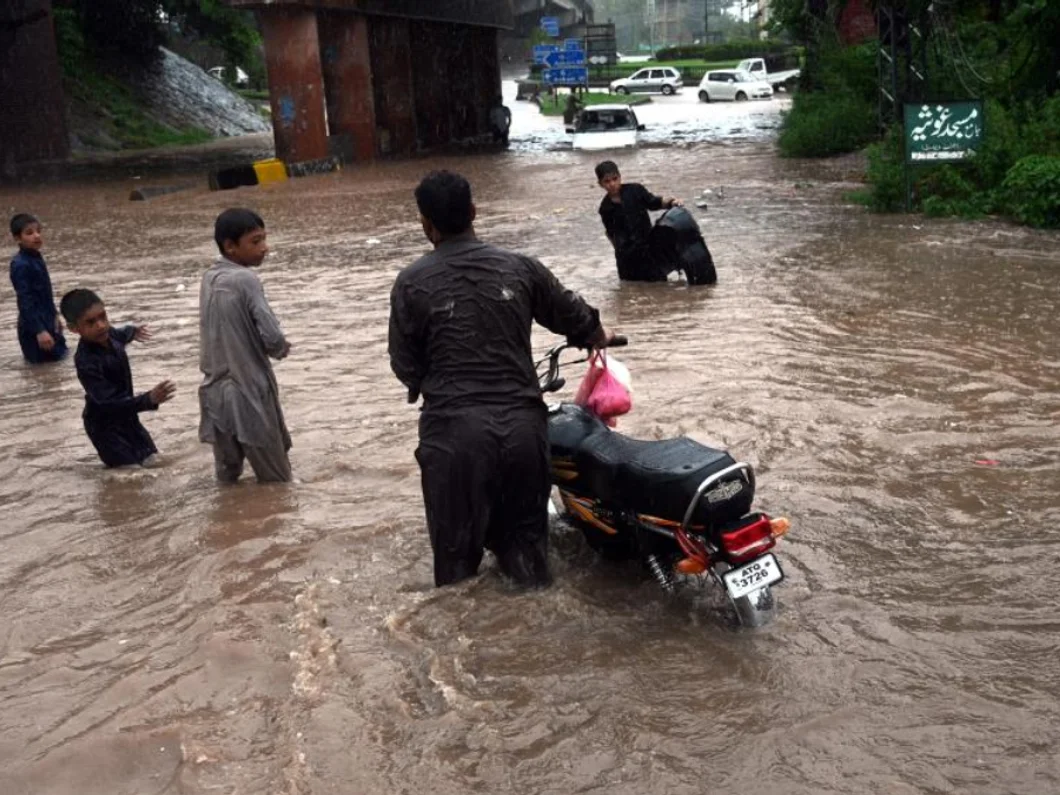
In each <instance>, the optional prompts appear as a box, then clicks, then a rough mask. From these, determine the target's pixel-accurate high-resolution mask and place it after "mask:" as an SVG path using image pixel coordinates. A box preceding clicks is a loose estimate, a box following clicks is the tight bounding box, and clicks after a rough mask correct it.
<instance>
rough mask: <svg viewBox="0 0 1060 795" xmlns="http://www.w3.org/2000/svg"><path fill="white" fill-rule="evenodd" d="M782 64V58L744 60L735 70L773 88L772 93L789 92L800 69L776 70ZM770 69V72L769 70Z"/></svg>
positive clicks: (800, 71) (797, 77)
mask: <svg viewBox="0 0 1060 795" xmlns="http://www.w3.org/2000/svg"><path fill="white" fill-rule="evenodd" d="M783 63H784V57H783V56H774V57H770V58H746V59H744V60H742V61H740V63H739V64H738V65H737V66H736V68H737V69H739V70H740V71H743V72H747V73H748V74H750V75H751V76H752V77H754V78H755V79H757V80H764V81H765V82H767V83H769V85H771V86H772V87H773V90H774V91H780V90H782V89H783V90H790V89H791V87H792V86H794V85H795V81H796V80H798V79H799V75H801V74H802V70H801V69H778V68H776V67H778V66H780V65H782V64H783ZM771 67H773V68H772V70H771Z"/></svg>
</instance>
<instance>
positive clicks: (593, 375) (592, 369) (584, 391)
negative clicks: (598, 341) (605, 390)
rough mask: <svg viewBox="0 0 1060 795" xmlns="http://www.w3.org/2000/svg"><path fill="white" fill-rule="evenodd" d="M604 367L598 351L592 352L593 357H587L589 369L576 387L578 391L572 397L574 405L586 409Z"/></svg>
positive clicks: (602, 357) (601, 356)
mask: <svg viewBox="0 0 1060 795" xmlns="http://www.w3.org/2000/svg"><path fill="white" fill-rule="evenodd" d="M606 367H607V365H606V363H605V362H604V356H603V354H602V353H600V352H599V351H594V352H593V355H592V356H590V357H589V369H588V370H586V371H585V377H584V378H582V382H581V383H580V384H579V385H578V391H577V392H576V393H575V395H574V403H575V405H578V406H581V407H582V408H588V406H589V396H590V395H592V393H593V387H595V386H596V382H597V381H599V380H600V376H601V375H603V374H604V369H605V368H606Z"/></svg>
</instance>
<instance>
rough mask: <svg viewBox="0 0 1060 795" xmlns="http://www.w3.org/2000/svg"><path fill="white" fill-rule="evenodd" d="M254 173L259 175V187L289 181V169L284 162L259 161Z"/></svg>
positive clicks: (274, 160) (273, 160)
mask: <svg viewBox="0 0 1060 795" xmlns="http://www.w3.org/2000/svg"><path fill="white" fill-rule="evenodd" d="M254 173H255V174H257V175H258V184H259V185H268V184H269V183H270V182H283V181H285V180H286V179H287V167H286V166H285V165H284V164H283V161H282V160H276V159H275V158H273V159H272V160H259V161H258V162H256V163H255V164H254Z"/></svg>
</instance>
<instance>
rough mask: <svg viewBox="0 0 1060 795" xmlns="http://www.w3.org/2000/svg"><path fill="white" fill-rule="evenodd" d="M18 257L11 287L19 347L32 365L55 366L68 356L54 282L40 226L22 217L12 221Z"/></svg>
mask: <svg viewBox="0 0 1060 795" xmlns="http://www.w3.org/2000/svg"><path fill="white" fill-rule="evenodd" d="M11 235H12V237H14V238H15V242H16V243H17V244H18V253H17V254H16V255H15V256H14V258H13V259H12V260H11V284H12V285H13V286H14V288H15V296H16V298H17V299H18V344H19V345H20V346H21V347H22V355H23V356H24V357H25V358H26V361H27V362H30V363H31V364H41V363H42V362H54V361H58V360H59V359H61V358H63V357H64V356H65V355H66V339H65V338H64V337H63V325H62V322H61V321H60V319H59V312H58V311H57V310H56V308H55V297H54V296H53V295H52V280H51V276H49V275H48V266H47V265H45V264H44V257H43V256H41V253H40V250H41V248H43V246H44V238H43V237H42V235H41V223H40V221H38V220H37V219H36V218H34V217H33V216H32V215H28V214H26V213H19V214H18V215H16V216H15V217H14V218H12V219H11Z"/></svg>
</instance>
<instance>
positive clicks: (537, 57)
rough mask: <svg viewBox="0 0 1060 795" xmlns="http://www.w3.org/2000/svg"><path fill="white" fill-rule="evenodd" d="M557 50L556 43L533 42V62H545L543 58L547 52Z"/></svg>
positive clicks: (546, 55) (547, 54)
mask: <svg viewBox="0 0 1060 795" xmlns="http://www.w3.org/2000/svg"><path fill="white" fill-rule="evenodd" d="M554 52H559V45H557V44H535V45H534V63H539V64H542V65H543V64H545V63H547V61H546V60H545V59H546V58H547V57H548V56H549V54H551V53H554Z"/></svg>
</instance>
